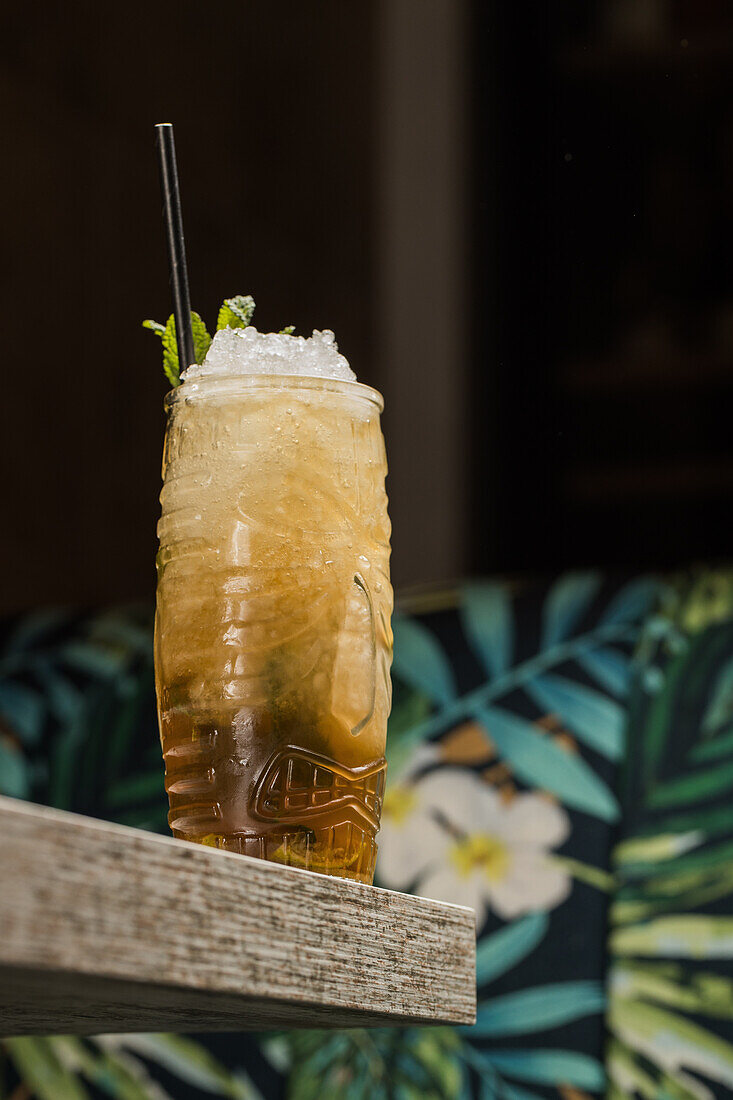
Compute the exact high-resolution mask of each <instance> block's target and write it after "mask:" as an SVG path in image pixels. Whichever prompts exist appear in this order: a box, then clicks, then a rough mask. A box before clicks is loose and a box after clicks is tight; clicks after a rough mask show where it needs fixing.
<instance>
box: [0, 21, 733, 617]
mask: <svg viewBox="0 0 733 1100" xmlns="http://www.w3.org/2000/svg"><path fill="white" fill-rule="evenodd" d="M390 5H392V6H390ZM441 6H442V7H444V8H445V10H446V12H448V11H450V12H451V13H454V12H457V11H458V10H459V9H460V12H461V18H462V19H463V24H462V36H459V37H458V39H455V40H453V41H454V44H455V41H459V42H460V43H461V46H460V51H461V52H460V56H458V57H456V56H451V57H448V56H447V54H446V56H445V58H442V56H441V53H440V50H441V49H442V48H443V46H442V40H441V36H440V34H439V33H438V31H436V32H435V33H432V32H431V27H430V25H429V19H428V16H429V15H430V13H431V12H432V13H433V14H434V15H436V19H437V18H438V17H442V16H441V12H440V11H439V10H438V9H441ZM397 7H399V8H400V9H405V11H406V17H405V19H404V20H403V22H402V23H401V24H400V26H401V27H402V28H403V29H402V30H399V28H398V31H397V32H396V33H397V38H396V39H395V40H394V41H392V40H391V39H390V41H389V42H388V43H387V45H385V42H386V38H385V34H386V32H385V27H386V26H387V25H388V24H390V19H391V17H392V16H393V15H394V12H395V11H396V8H397ZM409 8H410V0H379V2H368V3H364V2H361V0H359V2H356V0H333V2H331V0H315V2H313V3H309V4H302V3H300V2H295V0H292V2H286V0H273V2H271V3H264V2H262V3H260V2H247V0H240V2H239V3H236V4H235V3H229V2H223V3H219V4H217V5H216V7H215V8H212V7H210V6H207V5H203V4H200V3H192V2H185V0H184V2H181V0H178V2H171V0H150V2H149V3H148V4H147V5H146V6H145V9H144V11H142V10H141V9H137V8H136V9H134V10H133V9H123V8H119V7H118V6H116V5H100V4H98V3H92V2H89V0H68V2H66V3H64V4H61V3H58V4H57V3H46V2H44V3H41V4H39V5H36V6H34V7H23V8H21V7H20V6H17V5H14V6H12V7H11V6H10V5H7V4H6V5H5V6H4V7H3V9H2V14H1V15H0V107H1V109H2V119H3V144H4V157H3V170H2V172H0V209H2V211H3V215H2V219H1V220H0V240H1V241H2V259H3V262H2V267H1V268H0V280H1V287H0V289H1V296H2V303H3V310H4V325H3V351H4V355H3V367H4V383H3V400H2V406H1V411H0V470H1V472H2V517H3V523H2V533H3V538H2V547H3V549H2V564H3V569H2V573H1V575H2V577H3V586H2V591H0V611H10V610H14V609H19V608H25V607H29V606H33V605H35V604H39V603H49V602H52V603H82V604H87V605H88V604H93V603H95V602H100V601H109V600H118V599H119V600H123V599H129V598H137V597H143V598H144V597H148V596H150V595H151V594H152V590H153V585H154V571H153V560H154V553H155V534H154V528H155V521H156V515H157V507H158V505H157V494H158V491H159V476H160V452H161V441H162V432H163V417H162V397H163V394H164V392H165V388H166V387H165V383H164V380H163V377H162V373H161V370H160V349H159V345H158V343H157V341H156V340H155V338H154V337H153V336H152V335H151V334H150V333H147V332H144V331H143V329H142V328H141V327H140V322H141V321H142V319H143V318H145V317H153V318H155V319H158V320H164V319H165V317H166V316H167V314H168V312H169V311H170V305H169V292H168V287H167V274H166V261H165V253H164V247H163V236H162V228H161V222H160V202H159V192H158V181H157V175H156V166H155V158H154V150H153V138H152V124H153V123H154V122H156V121H161V120H170V121H173V122H175V124H176V139H177V146H178V157H179V165H180V171H181V177H182V189H183V202H184V216H185V223H186V235H187V245H188V256H189V267H190V271H191V289H192V301H193V306H194V308H195V309H198V310H199V312H201V313H202V315H203V316H204V318H205V319H206V320H208V322H209V323H210V324H213V323H214V320H215V315H216V309H217V306H218V303H219V301H220V300H221V299H222V298H223V297H225V296H228V295H230V294H233V293H240V292H241V293H247V292H252V293H254V294H255V296H256V298H257V302H258V311H257V315H256V323H257V324H258V327H260V328H263V329H271V328H279V327H281V326H282V325H283V324H286V323H292V324H295V325H296V326H297V327H298V330H299V331H300V332H306V333H308V332H309V331H310V330H311V329H312V328H314V327H316V328H321V327H330V328H333V329H334V330H335V332H336V334H337V337H338V339H339V342H340V344H341V347H342V349H343V350H344V352H345V353H346V354H347V356H348V357H349V359H350V360H351V362H352V365H353V366H354V368H355V369H356V370H357V372H358V374H359V376H360V378H362V379H363V380H364V381H366V382H369V383H371V384H373V385H376V386H377V387H378V388H380V389H382V390H383V392H384V393H385V396H386V398H387V403H388V414H387V417H386V419H385V432H386V435H387V443H388V452H389V456H390V463H391V467H392V470H393V475H392V477H393V479H394V480H393V486H394V491H393V492H392V487H393V486H392V485H390V484H388V488H390V491H391V493H392V499H393V521H394V525H395V533H394V545H395V551H396V552H395V578H396V581H397V583H398V585H399V586H400V587H404V586H406V585H410V584H412V583H415V582H425V581H429V580H432V579H434V580H443V581H444V580H447V579H450V578H451V577H453V576H457V575H458V574H460V573H462V572H465V571H466V570H471V571H474V572H489V571H492V570H495V571H496V570H498V571H502V572H510V573H514V572H533V573H545V572H548V571H549V570H551V569H556V568H559V567H566V566H575V565H586V564H591V563H592V564H600V565H611V566H618V565H623V566H630V567H639V566H642V567H643V566H647V565H674V564H677V563H681V562H684V561H686V560H689V559H691V558H701V557H706V558H721V557H725V556H726V555H727V554H728V526H729V523H728V515H729V512H730V508H731V506H732V505H733V444H732V443H731V431H730V429H729V424H728V422H729V398H730V396H731V391H732V388H733V383H732V381H731V379H732V372H731V361H732V359H733V277H732V276H731V265H730V260H729V257H730V255H731V246H732V245H733V239H732V238H733V21H732V19H731V14H730V13H729V5H728V4H727V3H724V2H722V0H721V2H716V0H694V2H693V0H593V2H590V0H577V2H576V0H574V2H570V0H556V2H554V3H551V4H550V3H538V4H536V5H532V7H531V10H529V9H527V7H526V6H522V5H517V4H511V3H503V2H502V3H491V2H481V0H476V2H475V3H474V4H470V3H468V2H467V3H465V4H463V2H462V0H455V2H453V0H429V2H428V0H422V2H421V0H413V2H412V9H414V10H412V11H409V10H408V9H409ZM433 9H435V10H433ZM443 15H445V13H443ZM413 17H414V18H413ZM447 17H450V18H452V15H450V16H447ZM392 23H395V21H394V20H392ZM395 25H396V23H395ZM390 26H392V24H390ZM438 26H439V24H438V23H436V27H438ZM392 30H394V27H393V26H392ZM390 33H392V31H390ZM420 33H422V34H423V35H424V36H425V41H426V42H429V43H430V48H431V51H433V50H434V51H435V52H434V54H433V52H431V54H430V64H429V65H427V66H423V69H427V76H428V79H429V77H430V70H431V66H432V69H433V70H434V72H435V73H436V74H439V73H441V72H442V68H441V66H442V65H445V66H452V69H451V72H453V71H454V70H455V73H456V74H457V76H456V79H455V83H456V86H457V87H458V86H459V85H460V88H459V91H460V94H458V95H457V96H456V98H455V107H453V106H451V108H450V109H451V110H454V113H455V117H453V118H452V120H449V122H450V125H449V127H448V129H449V131H450V132H452V133H453V134H454V135H456V140H455V145H456V147H459V153H460V156H458V155H457V154H456V149H455V148H453V149H451V147H450V145H449V144H446V146H445V148H446V152H445V153H444V154H441V153H440V151H438V152H437V153H436V152H435V150H434V149H433V148H432V147H427V146H426V147H425V149H423V148H422V146H419V142H420V141H421V140H422V138H421V137H420V135H421V134H423V133H425V132H429V129H430V119H426V118H425V117H424V113H425V111H426V110H427V108H426V107H425V105H424V100H422V99H421V96H420V94H418V93H416V94H414V95H413V96H412V97H410V95H409V91H410V88H409V83H410V71H411V70H410V69H409V66H408V65H406V66H405V67H404V71H405V72H406V73H407V76H406V78H405V85H406V87H407V93H408V94H407V98H406V107H405V108H404V110H403V109H402V108H400V109H399V111H398V109H397V107H395V112H392V104H391V103H390V102H389V98H388V97H387V100H386V101H385V93H384V88H385V83H384V75H383V74H384V70H385V57H384V54H385V50H389V51H391V53H390V55H389V56H390V57H391V58H392V61H391V64H392V65H393V67H395V58H396V68H397V70H398V71H400V56H401V55H400V52H399V51H400V50H401V49H404V50H405V57H406V58H409V57H410V56H411V55H410V50H412V51H413V55H412V56H413V57H414V51H415V50H416V49H417V50H419V49H421V46H420ZM400 34H401V35H402V36H403V39H404V42H403V41H402V40H400V38H399V35H400ZM416 43H417V45H416ZM445 49H446V50H447V49H448V46H446V47H445ZM418 60H419V57H418ZM418 68H419V66H418ZM421 79H425V75H424V73H423V75H422V77H421ZM410 112H412V115H410ZM395 118H399V120H400V121H399V127H401V129H400V128H398V129H397V131H396V134H395V133H394V132H393V133H392V145H390V142H385V140H384V131H385V128H389V126H390V120H392V121H393V120H394V119H395ZM393 130H394V127H393ZM411 143H412V145H413V146H415V157H416V158H417V160H418V161H419V157H420V156H421V155H422V156H423V161H422V162H421V169H422V170H421V174H420V176H419V177H418V180H417V183H416V184H415V186H414V193H415V202H416V204H417V208H419V209H421V207H420V203H421V202H422V201H423V200H425V201H427V200H428V199H429V198H430V193H431V191H430V189H431V187H432V188H435V187H436V184H435V182H434V181H435V179H436V178H438V177H440V171H439V169H440V167H441V165H440V164H439V163H438V162H437V160H436V158H437V157H439V156H442V155H445V156H446V157H448V158H453V159H455V161H456V165H458V162H459V161H460V165H459V168H460V170H458V168H457V169H456V172H455V173H453V174H452V175H450V180H451V181H452V182H451V187H452V188H453V190H452V192H451V193H452V195H453V197H454V199H455V197H456V196H458V198H459V201H460V208H461V221H460V234H461V238H462V239H461V241H460V242H459V243H460V246H461V247H460V248H458V249H457V250H454V253H452V254H453V255H459V256H460V257H463V259H462V260H461V264H462V270H461V271H458V272H456V273H455V275H456V278H459V277H460V280H461V283H460V285H461V288H462V290H461V296H460V301H459V303H458V306H457V307H455V308H454V309H453V314H454V315H452V316H451V318H450V324H451V326H452V330H453V331H454V332H456V333H460V334H462V336H463V338H464V339H465V341H466V347H467V352H466V355H465V357H464V359H465V362H463V359H462V363H463V368H462V371H461V373H460V374H459V375H458V374H457V375H456V377H455V385H454V387H453V392H454V394H455V401H456V409H457V410H458V414H457V415H459V418H460V419H459V426H460V433H459V435H458V436H456V442H454V443H451V444H450V452H451V453H448V452H447V451H446V454H445V455H444V456H443V457H444V459H445V463H446V468H450V469H451V470H452V469H453V466H452V465H451V462H452V461H453V457H454V456H453V450H454V449H456V448H458V447H459V446H460V450H461V461H462V466H461V467H460V471H462V472H460V471H459V473H456V474H455V476H454V475H451V476H454V480H453V481H452V482H451V481H450V480H447V481H446V483H445V485H441V484H437V483H436V484H435V486H433V485H432V484H431V483H430V482H429V479H428V482H429V483H428V484H427V485H424V484H423V485H421V486H420V489H421V492H414V493H413V492H410V491H409V489H410V485H411V484H412V485H414V486H415V487H417V482H418V479H419V477H420V454H421V451H420V448H421V447H422V448H426V447H429V446H430V438H431V432H430V431H429V430H426V428H427V427H428V426H426V424H425V423H420V421H421V420H422V419H424V416H423V413H420V415H419V416H417V417H412V418H411V417H410V415H409V414H410V409H409V408H408V407H407V406H406V404H405V398H404V386H402V388H401V387H400V381H401V375H400V373H399V372H400V371H402V370H403V369H404V371H405V372H406V373H405V378H407V377H408V373H407V372H410V374H409V376H410V377H412V376H413V375H415V374H418V375H419V374H420V372H421V371H422V372H423V374H424V385H425V391H426V394H427V395H428V396H427V398H425V400H428V401H429V399H430V397H429V395H430V393H431V392H433V389H434V392H435V394H436V397H435V408H434V409H433V411H432V413H431V415H433V416H434V417H435V418H436V420H435V422H436V423H438V422H439V421H440V417H441V415H442V407H441V404H440V400H441V399H440V397H439V393H440V390H439V387H438V386H437V385H436V386H435V387H433V383H434V382H435V381H436V379H437V378H438V374H439V372H440V371H441V369H442V368H441V362H442V359H441V357H440V356H439V357H438V359H437V360H436V361H431V360H430V357H429V356H427V357H421V358H420V361H413V362H409V353H408V355H407V356H405V355H404V354H401V357H399V358H398V359H397V362H396V364H395V363H392V364H391V365H390V367H389V369H387V366H386V364H387V362H388V361H389V356H385V355H383V354H382V351H381V348H382V342H381V337H380V332H381V328H380V324H381V322H380V312H379V310H380V308H382V307H380V301H382V300H383V297H384V294H385V293H387V292H388V293H390V294H391V293H392V290H391V287H392V286H393V283H394V280H393V278H392V275H393V266H392V260H391V259H390V257H391V256H392V255H393V252H392V251H391V250H390V246H389V242H387V245H386V246H385V233H386V232H387V231H386V230H385V226H389V225H390V210H389V208H388V207H389V202H390V192H389V189H388V188H387V189H385V188H384V186H383V185H382V182H380V181H383V180H384V179H385V178H386V179H389V173H390V171H392V170H393V172H397V173H398V172H399V165H398V163H397V160H395V156H394V148H397V150H398V151H399V150H400V149H402V148H403V147H404V149H406V150H409V149H410V147H411ZM390 150H392V151H390ZM390 158H392V160H391V161H390ZM431 158H433V159H432V160H431ZM393 161H394V162H395V164H397V167H394V164H392V162H393ZM449 167H451V169H452V167H453V163H452V161H451V165H450V166H449ZM435 195H436V196H437V197H435V196H434V199H435V203H437V204H438V207H437V208H438V210H440V205H439V204H440V197H439V195H438V193H437V192H435ZM385 204H386V206H387V208H386V209H385ZM426 208H427V207H426ZM395 220H399V219H398V218H397V215H395V217H394V218H393V221H395ZM441 230H442V226H441V221H440V217H439V216H438V217H437V218H435V217H434V216H430V217H427V216H426V217H425V220H424V224H421V223H420V221H419V217H418V221H417V230H416V238H415V242H416V246H417V245H419V244H420V240H421V239H422V240H432V239H436V240H440V239H441ZM451 232H453V230H451ZM399 247H402V248H407V249H409V248H410V247H411V244H410V242H409V241H407V243H404V242H403V243H402V244H401V245H400V246H399ZM438 262H439V261H438ZM385 287H386V288H388V291H385ZM439 312H440V302H434V301H430V300H425V301H424V302H423V301H421V302H420V308H419V309H418V310H416V311H415V312H411V313H410V315H409V316H405V318H404V324H405V326H406V328H408V329H409V328H412V329H415V330H417V329H419V330H420V333H421V334H422V339H423V340H427V341H428V342H429V340H430V338H431V333H432V331H433V328H434V326H438V320H436V314H439ZM436 331H437V327H436ZM416 354H417V353H416ZM445 369H446V370H448V369H449V368H448V365H446V368H445ZM450 369H451V370H452V369H453V368H452V367H451V368H450ZM431 372H432V374H431ZM400 394H401V395H402V396H401V397H400V398H399V407H396V408H393V411H392V412H391V413H390V412H389V408H390V405H389V402H390V397H391V395H392V396H394V397H395V404H397V395H400ZM454 412H455V410H454ZM416 421H417V422H416ZM447 446H448V445H446V447H447ZM442 517H445V519H444V520H443V521H442ZM456 517H457V518H456ZM445 525H447V526H449V527H450V530H448V531H445V530H443V527H444V526H445ZM439 539H442V543H441V545H442V546H443V549H442V550H441V554H440V555H439V556H438V557H436V558H435V559H431V557H430V547H431V544H432V542H433V540H439ZM436 563H437V564H436Z"/></svg>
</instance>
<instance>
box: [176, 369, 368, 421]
mask: <svg viewBox="0 0 733 1100" xmlns="http://www.w3.org/2000/svg"><path fill="white" fill-rule="evenodd" d="M253 390H272V391H275V392H276V391H282V390H318V391H319V392H320V393H334V394H341V395H343V396H345V397H357V398H361V399H362V400H363V401H370V402H371V403H372V404H373V405H376V406H377V409H378V411H379V412H380V413H381V412H383V411H384V398H383V397H382V394H381V393H380V392H379V390H375V389H374V388H373V387H372V386H367V385H365V384H364V383H363V382H352V381H350V380H346V379H342V378H322V377H317V376H316V375H304V374H235V375H228V376H226V377H224V378H222V377H218V376H216V375H208V376H204V377H203V378H196V379H191V380H190V381H186V382H182V383H181V385H180V386H176V387H175V388H174V389H172V390H169V391H168V393H167V394H166V395H165V398H164V405H165V408H166V411H170V409H171V408H172V407H173V405H174V404H175V403H176V402H177V401H180V400H181V398H186V397H199V396H200V397H209V396H212V395H216V394H221V395H222V396H223V395H237V394H246V393H251V392H252V391H253Z"/></svg>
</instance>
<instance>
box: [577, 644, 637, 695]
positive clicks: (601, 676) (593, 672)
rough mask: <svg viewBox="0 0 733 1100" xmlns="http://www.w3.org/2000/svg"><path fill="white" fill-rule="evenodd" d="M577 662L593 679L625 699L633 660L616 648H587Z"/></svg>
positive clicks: (629, 684) (632, 668) (632, 669)
mask: <svg viewBox="0 0 733 1100" xmlns="http://www.w3.org/2000/svg"><path fill="white" fill-rule="evenodd" d="M578 664H579V665H580V666H581V667H582V668H583V669H584V670H585V671H586V672H587V673H588V675H589V676H592V677H593V679H594V680H596V681H597V683H599V684H600V685H601V687H604V688H606V690H607V691H610V692H611V694H612V695H616V696H618V698H620V699H626V696H627V695H628V693H629V688H630V687H631V680H632V677H633V674H634V662H633V661H632V659H631V658H630V657H627V656H626V654H625V653H621V652H620V651H619V650H617V649H611V648H610V647H609V648H604V649H589V650H588V651H587V652H585V653H581V654H580V655H579V656H578Z"/></svg>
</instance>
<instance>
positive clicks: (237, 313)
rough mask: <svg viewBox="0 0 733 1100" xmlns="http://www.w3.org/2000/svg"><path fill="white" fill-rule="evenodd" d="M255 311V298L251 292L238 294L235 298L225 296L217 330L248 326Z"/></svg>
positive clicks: (217, 322)
mask: <svg viewBox="0 0 733 1100" xmlns="http://www.w3.org/2000/svg"><path fill="white" fill-rule="evenodd" d="M254 311H255V300H254V298H253V297H252V295H251V294H237V295H236V296H235V297H234V298H225V299H224V301H223V302H222V306H221V309H220V310H219V316H218V318H217V321H216V329H217V332H218V331H219V329H222V328H247V326H248V325H249V324H250V323H251V321H252V317H253V315H254Z"/></svg>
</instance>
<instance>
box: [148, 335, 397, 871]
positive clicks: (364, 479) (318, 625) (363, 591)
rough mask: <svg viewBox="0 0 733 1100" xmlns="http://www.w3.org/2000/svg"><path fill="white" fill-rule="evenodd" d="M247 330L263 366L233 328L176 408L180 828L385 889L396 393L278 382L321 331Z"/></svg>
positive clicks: (170, 519) (162, 560) (163, 590)
mask: <svg viewBox="0 0 733 1100" xmlns="http://www.w3.org/2000/svg"><path fill="white" fill-rule="evenodd" d="M246 331H247V333H249V335H248V336H247V338H246V339H247V341H248V342H249V344H248V347H247V349H246V350H247V353H248V355H249V360H248V363H249V367H248V370H249V373H234V372H233V371H232V370H230V369H229V368H232V364H233V363H234V364H235V365H236V354H235V353H236V351H237V348H236V340H235V336H234V335H233V334H231V333H228V334H227V335H226V337H223V336H222V340H221V341H220V343H221V344H222V345H223V344H225V343H226V344H227V348H229V345H231V348H232V349H233V351H231V354H230V350H231V349H230V350H228V351H227V355H228V356H229V358H227V357H226V356H225V357H224V358H222V363H223V364H224V367H223V368H222V367H221V364H219V366H218V368H217V369H214V368H213V367H212V369H211V370H208V371H207V369H206V367H207V364H206V363H205V364H204V366H203V367H199V368H194V369H192V370H190V371H189V372H188V373H187V375H186V376H185V380H184V382H183V384H182V385H181V386H179V387H178V388H177V389H175V390H173V391H172V392H171V394H170V395H169V397H168V400H167V409H168V429H167V435H166V443H165V453H164V458H163V477H164V486H163V491H162V494H161V503H162V517H161V520H160V525H159V536H160V551H159V555H158V593H157V617H156V638H155V656H156V680H157V690H158V704H159V717H160V730H161V739H162V744H163V755H164V759H165V767H166V789H167V791H168V796H169V801H170V814H169V821H170V825H171V828H172V830H173V832H174V834H175V835H176V836H178V837H183V838H185V839H188V840H194V841H198V842H200V843H203V844H209V845H212V846H214V847H219V848H225V849H226V850H228V851H233V852H242V853H244V854H246V855H254V856H259V857H262V858H264V859H269V860H274V861H276V862H279V863H283V864H288V865H292V866H296V867H303V868H308V869H310V870H314V871H321V872H325V873H327V874H333V875H340V876H343V877H346V878H352V879H356V880H358V881H360V882H371V881H372V877H373V874H374V861H375V857H376V851H377V845H376V835H377V831H378V829H379V816H380V811H381V805H382V797H383V792H384V781H385V767H386V765H385V758H384V749H385V736H386V728H387V717H388V714H389V708H390V698H391V691H390V677H389V668H390V661H391V652H392V635H391V630H390V614H391V610H392V589H391V587H390V581H389V552H390V550H389V536H390V527H389V519H388V517H387V498H386V494H385V488H384V479H385V474H386V472H387V466H386V459H385V451H384V441H383V438H382V433H381V430H380V424H379V415H380V412H381V409H382V399H381V397H380V395H379V394H378V393H377V392H376V391H375V390H372V389H370V388H368V387H367V386H363V385H360V384H359V383H357V382H355V381H349V380H341V379H339V378H333V377H325V376H322V375H321V376H318V375H315V374H314V375H312V376H309V375H307V374H299V373H285V374H279V373H277V368H278V358H277V355H276V354H275V353H274V352H273V354H269V349H270V347H273V348H276V345H274V344H272V341H277V340H279V341H280V342H281V345H282V346H283V347H284V348H285V350H286V351H287V352H288V355H289V356H290V359H289V360H288V362H289V364H290V368H289V369H291V368H292V367H293V363H294V364H295V367H296V368H297V367H298V365H299V360H298V355H299V354H300V352H302V355H303V356H305V358H306V359H307V358H308V355H311V359H312V358H313V354H315V352H313V349H311V348H309V347H308V345H310V343H311V341H310V340H309V341H305V340H303V339H302V338H300V343H299V345H298V346H297V347H292V348H291V347H290V345H288V344H284V345H283V344H282V342H283V341H297V340H298V338H296V337H292V336H263V335H261V334H259V333H257V332H256V330H249V329H248V330H246ZM317 337H318V338H320V339H322V340H323V341H324V343H326V344H330V343H331V340H332V338H330V337H328V336H326V337H320V334H314V337H313V338H312V339H313V340H315V339H316V338H317ZM237 339H239V340H241V339H242V334H241V333H239V334H237ZM268 341H269V342H270V344H269V345H268ZM215 344H216V341H215ZM242 347H244V344H243V345H242ZM333 347H334V349H335V345H333ZM212 348H214V346H212ZM299 349H300V352H299ZM316 350H317V349H316ZM311 353H313V354H311ZM232 355H234V359H232ZM257 355H259V356H260V357H261V362H262V367H263V370H264V373H259V374H258V373H252V371H256V369H257V359H256V357H257ZM339 358H341V357H339ZM253 361H254V365H253ZM310 361H311V360H309V362H310ZM212 362H213V363H214V367H216V365H217V360H216V357H215V356H213V357H212ZM227 365H228V366H227ZM305 369H314V368H312V367H311V368H309V367H308V366H307V365H306V368H305ZM324 369H325V368H324Z"/></svg>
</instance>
